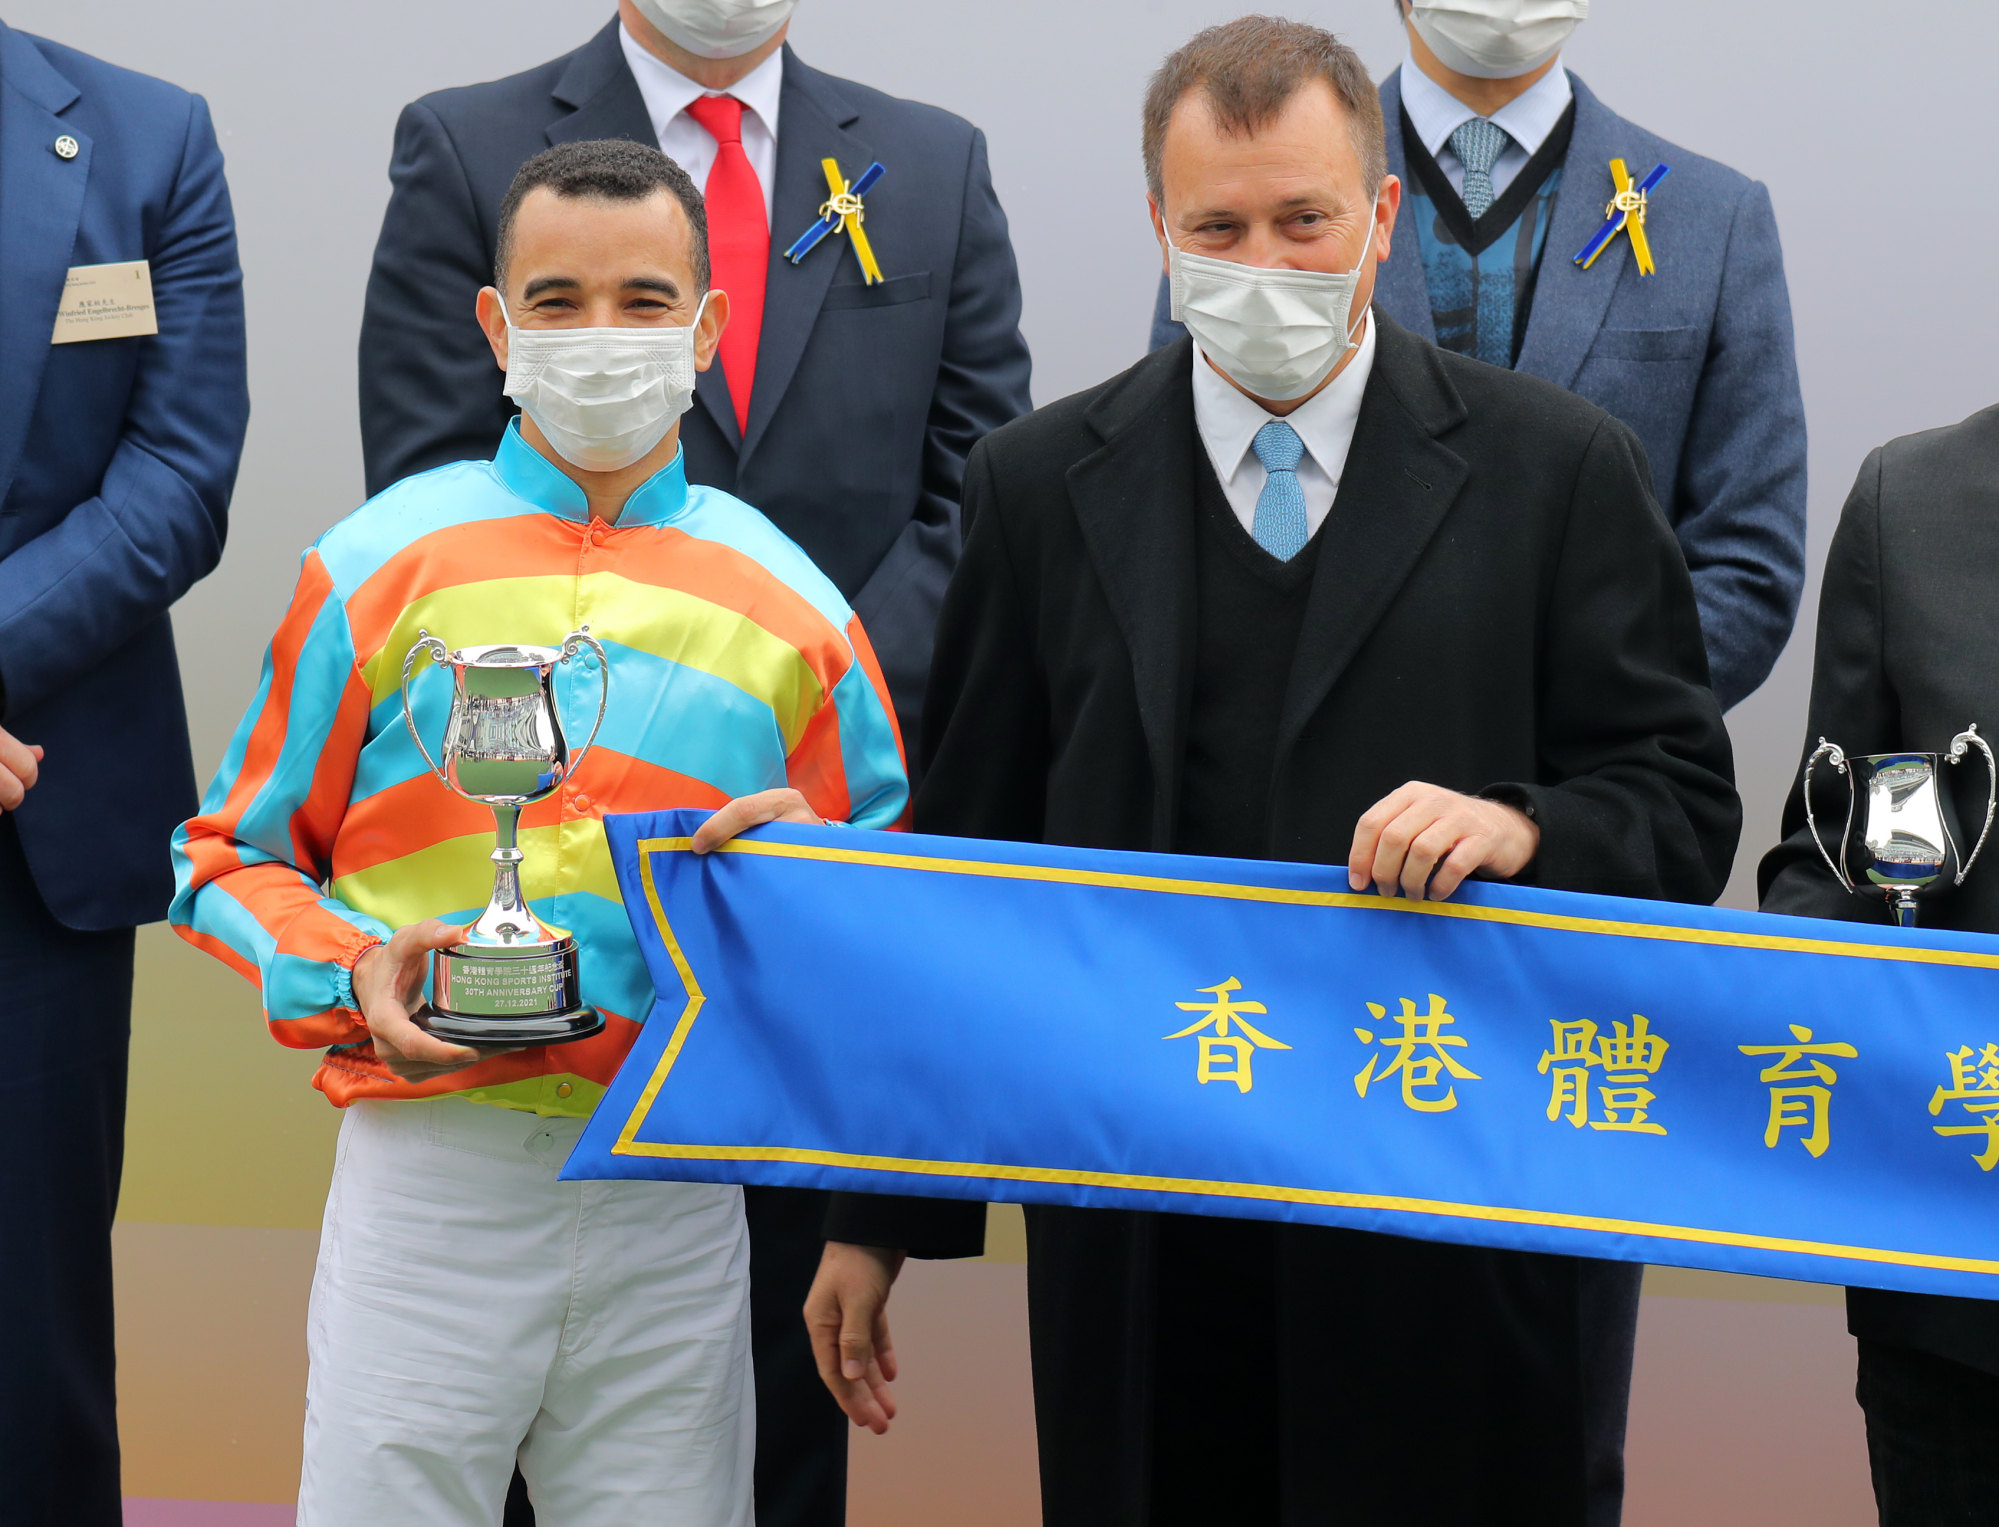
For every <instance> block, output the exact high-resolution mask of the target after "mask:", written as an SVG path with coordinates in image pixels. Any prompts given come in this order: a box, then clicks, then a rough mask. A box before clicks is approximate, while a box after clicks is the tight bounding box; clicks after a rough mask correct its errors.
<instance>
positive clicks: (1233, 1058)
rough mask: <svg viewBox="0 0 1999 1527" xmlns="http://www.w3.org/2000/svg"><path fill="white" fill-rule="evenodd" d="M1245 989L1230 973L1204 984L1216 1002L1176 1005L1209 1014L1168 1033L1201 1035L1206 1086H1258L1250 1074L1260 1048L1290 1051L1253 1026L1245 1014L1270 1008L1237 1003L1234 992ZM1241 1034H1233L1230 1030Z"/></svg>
mask: <svg viewBox="0 0 1999 1527" xmlns="http://www.w3.org/2000/svg"><path fill="white" fill-rule="evenodd" d="M1241 990H1242V982H1240V981H1238V980H1237V979H1236V978H1235V977H1234V976H1230V977H1229V978H1228V979H1227V980H1226V981H1224V982H1222V984H1221V985H1219V986H1204V987H1202V988H1201V993H1202V995H1203V996H1209V997H1213V998H1214V999H1215V1000H1214V1001H1212V1002H1176V1003H1174V1004H1173V1005H1174V1006H1175V1007H1177V1008H1179V1009H1180V1010H1181V1011H1183V1012H1188V1013H1205V1014H1206V1015H1207V1016H1206V1017H1204V1018H1202V1019H1201V1020H1200V1021H1199V1022H1198V1023H1192V1024H1189V1025H1188V1026H1187V1027H1186V1028H1184V1029H1182V1030H1180V1031H1179V1032H1178V1033H1177V1034H1168V1035H1167V1036H1166V1038H1168V1039H1185V1038H1187V1037H1188V1036H1189V1035H1193V1034H1200V1035H1201V1060H1200V1064H1199V1065H1198V1066H1197V1067H1196V1068H1195V1072H1194V1074H1195V1076H1196V1077H1197V1078H1198V1079H1199V1080H1200V1083H1201V1085H1202V1086H1204V1087H1205V1086H1206V1085H1207V1084H1208V1083H1209V1082H1234V1083H1235V1084H1236V1088H1237V1090H1238V1091H1241V1092H1247V1091H1249V1089H1250V1088H1251V1086H1253V1085H1254V1083H1253V1081H1252V1080H1251V1077H1250V1070H1249V1060H1250V1057H1251V1056H1252V1055H1254V1054H1255V1053H1256V1052H1257V1051H1258V1050H1288V1049H1290V1048H1291V1046H1289V1045H1287V1044H1280V1043H1279V1042H1278V1041H1277V1040H1275V1039H1272V1038H1271V1037H1270V1036H1269V1035H1268V1034H1264V1033H1261V1032H1259V1031H1258V1030H1256V1029H1254V1028H1252V1027H1250V1024H1249V1021H1248V1020H1247V1019H1246V1018H1244V1017H1243V1016H1242V1015H1243V1014H1244V1013H1261V1012H1266V1011H1268V1010H1267V1009H1266V1008H1265V1007H1264V1005H1263V1004H1262V1003H1261V1002H1237V1001H1236V1000H1235V999H1234V998H1233V997H1232V996H1230V993H1231V992H1238V991H1241ZM1210 1028H1211V1029H1213V1030H1214V1033H1212V1034H1201V1030H1203V1029H1210ZM1231 1028H1234V1029H1239V1030H1240V1031H1241V1032H1240V1033H1231V1032H1230V1029H1231Z"/></svg>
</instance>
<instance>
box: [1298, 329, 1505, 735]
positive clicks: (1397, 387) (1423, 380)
mask: <svg viewBox="0 0 1999 1527" xmlns="http://www.w3.org/2000/svg"><path fill="white" fill-rule="evenodd" d="M1370 322H1372V323H1375V324H1377V325H1379V331H1378V333H1377V336H1376V340H1375V354H1374V372H1373V374H1372V375H1371V376H1370V377H1369V378H1368V383H1367V391H1366V392H1365V393H1364V394H1363V395H1362V397H1361V405H1360V417H1359V419H1358V420H1357V421H1356V422H1355V425H1354V435H1353V445H1352V447H1351V448H1350V449H1349V450H1348V452H1347V462H1346V469H1345V471H1344V472H1342V474H1341V476H1340V487H1339V492H1338V494H1337V495H1336V496H1335V497H1334V500H1333V507H1332V512H1331V513H1330V514H1328V515H1327V516H1326V523H1325V525H1324V526H1323V527H1321V529H1320V531H1319V565H1318V567H1317V568H1316V569H1315V570H1314V572H1313V575H1312V591H1311V593H1310V594H1309V595H1308V596H1307V598H1306V603H1305V615H1304V621H1303V624H1302V625H1301V627H1300V628H1299V632H1298V649H1297V653H1296V655H1295V657H1294V658H1293V659H1292V667H1291V678H1290V681H1289V683H1288V684H1287V686H1286V689H1285V696H1284V712H1283V717H1282V720H1281V721H1280V723H1279V726H1278V733H1277V758H1276V759H1275V760H1274V763H1275V764H1276V765H1277V766H1279V767H1281V766H1282V763H1283V761H1284V757H1285V755H1286V753H1287V752H1288V751H1289V750H1290V748H1291V747H1292V745H1293V744H1294V743H1296V742H1297V740H1298V736H1299V734H1300V733H1301V732H1302V731H1303V730H1304V729H1305V725H1306V723H1307V722H1309V721H1310V720H1311V719H1312V714H1313V712H1315V711H1316V710H1318V708H1319V707H1320V705H1322V704H1323V703H1324V702H1325V699H1326V696H1327V695H1328V694H1330V693H1331V692H1332V688H1333V686H1334V685H1335V684H1336V683H1338V682H1339V678H1340V675H1341V674H1342V673H1344V672H1345V671H1346V669H1347V667H1348V665H1349V664H1351V663H1352V662H1353V660H1354V657H1355V655H1356V654H1357V653H1358V652H1359V651H1360V649H1361V645H1362V644H1363V643H1364V642H1365V641H1366V640H1367V637H1368V634H1369V633H1370V632H1371V631H1373V629H1374V628H1375V627H1376V626H1377V625H1379V624H1380V623H1381V619H1382V617H1383V616H1384V615H1386V614H1387V613H1388V610H1389V607H1390V604H1391V603H1392V602H1393V600H1394V599H1395V596H1396V594H1397V593H1398V592H1399V591H1400V590H1401V588H1402V585H1403V583H1404V582H1405V581H1407V579H1408V577H1409V573H1410V570H1411V569H1412V568H1414V567H1415V565H1416V561H1417V558H1419V557H1420V556H1422V554H1423V548H1424V547H1425V546H1427V545H1429V543H1430V538H1431V537H1432V536H1433V535H1435V534H1436V531H1437V527H1438V526H1439V525H1441V524H1442V523H1443V522H1444V517H1445V515H1447V514H1448V513H1449V512H1450V508H1451V505H1452V504H1453V503H1454V502H1455V501H1456V499H1457V496H1458V493H1459V491H1460V490H1461V489H1462V488H1463V487H1464V482H1465V476H1466V467H1465V463H1464V461H1463V459H1462V458H1461V457H1459V456H1458V454H1457V453H1456V452H1455V451H1452V450H1450V449H1449V448H1448V447H1446V446H1444V445H1442V444H1441V443H1439V441H1438V440H1437V438H1436V437H1437V436H1438V435H1439V434H1441V433H1443V432H1444V431H1445V430H1447V429H1450V428H1452V427H1453V426H1455V425H1457V424H1459V423H1461V422H1462V421H1463V419H1464V417H1465V407H1464V403H1463V401H1462V400H1461V399H1460V398H1459V397H1458V394H1457V389H1455V388H1454V387H1452V386H1451V384H1450V382H1449V380H1448V379H1447V378H1446V377H1445V376H1444V372H1443V368H1442V367H1441V366H1440V365H1439V364H1438V363H1437V359H1436V351H1435V349H1434V348H1432V347H1431V346H1429V345H1426V344H1424V343H1423V342H1422V341H1421V340H1419V339H1417V338H1416V337H1415V336H1414V335H1413V334H1411V333H1410V332H1409V331H1408V330H1407V329H1404V328H1402V327H1401V326H1399V325H1398V324H1396V323H1394V322H1393V321H1391V320H1389V319H1386V318H1383V317H1382V316H1381V314H1380V312H1379V311H1376V312H1375V313H1374V314H1373V315H1372V317H1371V318H1370Z"/></svg>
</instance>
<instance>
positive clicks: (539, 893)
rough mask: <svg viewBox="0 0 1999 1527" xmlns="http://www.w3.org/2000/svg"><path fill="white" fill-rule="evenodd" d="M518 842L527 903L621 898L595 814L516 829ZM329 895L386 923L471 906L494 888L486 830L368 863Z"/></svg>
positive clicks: (416, 919) (402, 922)
mask: <svg viewBox="0 0 1999 1527" xmlns="http://www.w3.org/2000/svg"><path fill="white" fill-rule="evenodd" d="M440 788H441V787H440ZM520 845H521V852H522V854H523V855H524V857H523V859H522V862H521V891H522V894H524V895H525V896H526V897H527V898H528V899H529V900H530V901H538V900H541V899H542V898H544V897H549V896H573V895H578V894H587V895H591V896H601V897H603V898H604V899H605V900H606V901H609V902H612V903H616V902H619V901H621V900H622V899H623V898H622V896H621V894H620V893H619V890H618V872H617V870H616V869H614V868H613V867H612V864H611V848H610V844H609V843H607V842H606V841H605V838H604V824H603V823H602V822H600V821H598V820H597V818H595V817H578V818H577V819H576V820H574V821H569V822H564V823H562V824H561V825H560V826H556V827H530V828H526V829H523V831H522V832H521V835H520ZM333 894H334V895H335V896H336V897H338V898H339V899H340V900H341V901H343V902H345V903H346V904H347V905H348V906H350V907H352V908H353V909H354V910H355V911H357V912H362V913H365V914H367V915H368V916H369V917H379V918H380V919H381V920H382V921H383V922H385V923H387V924H388V925H389V926H390V927H391V928H401V927H404V926H406V925H407V924H409V923H415V922H422V921H423V919H425V918H426V917H439V916H444V915H447V914H449V913H452V912H458V911H464V910H466V909H468V908H470V909H474V910H476V909H478V908H480V907H483V906H485V905H486V901H487V898H489V897H490V896H491V895H492V894H493V834H492V833H490V832H484V833H471V834H468V835H466V836H464V837H459V838H446V839H444V841H442V842H441V843H433V844H430V845H429V846H428V847H426V848H420V849H418V850H416V852H414V853H409V854H404V855H403V856H402V857H401V858H399V859H388V860H384V861H383V862H382V863H380V864H371V865H369V866H368V867H367V868H366V869H364V870H356V871H354V873H353V874H351V875H342V876H341V877H340V878H339V879H337V880H335V881H334V882H333Z"/></svg>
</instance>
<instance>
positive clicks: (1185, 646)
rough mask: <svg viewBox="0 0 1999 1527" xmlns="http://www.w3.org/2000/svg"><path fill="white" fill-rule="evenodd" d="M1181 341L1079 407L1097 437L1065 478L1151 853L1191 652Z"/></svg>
mask: <svg viewBox="0 0 1999 1527" xmlns="http://www.w3.org/2000/svg"><path fill="white" fill-rule="evenodd" d="M1193 355H1194V345H1193V341H1192V340H1189V339H1180V340H1178V341H1176V342H1175V343H1173V344H1171V345H1168V346H1167V347H1166V348H1165V349H1163V350H1160V351H1158V352H1156V353H1155V354H1153V355H1151V356H1148V357H1147V358H1146V359H1145V360H1144V361H1141V362H1140V363H1139V364H1138V365H1137V366H1135V367H1133V368H1132V369H1131V371H1129V372H1128V373H1126V375H1125V377H1124V379H1123V381H1122V383H1121V384H1120V385H1119V386H1117V387H1114V388H1112V389H1111V390H1110V391H1108V392H1106V393H1105V394H1104V395H1103V396H1102V397H1100V398H1098V399H1097V401H1096V402H1095V403H1093V404H1092V405H1091V406H1090V409H1089V411H1088V413H1087V414H1085V416H1084V418H1085V421H1086V422H1087V423H1088V424H1089V426H1090V428H1091V429H1092V430H1093V431H1095V432H1096V434H1097V435H1098V437H1099V438H1100V439H1102V441H1103V444H1102V446H1100V447H1099V448H1098V449H1097V450H1095V451H1093V452H1091V453H1090V454H1089V455H1087V456H1085V457H1083V458H1082V459H1081V460H1080V461H1078V462H1076V463H1075V465H1073V466H1072V467H1070V468H1069V470H1068V473H1067V482H1068V487H1069V499H1070V503H1071V504H1072V505H1073V507H1074V509H1075V512H1076V519H1077V521H1078V522H1079V523H1080V524H1081V526H1082V531H1083V541H1084V544H1085V545H1087V546H1088V547H1089V551H1090V562H1091V564H1092V566H1093V567H1094V568H1095V570H1096V574H1097V579H1098V581H1099V583H1100V584H1101V585H1102V587H1103V591H1104V597H1105V599H1106V600H1107V601H1108V602H1109V604H1110V607H1111V613H1112V614H1113V615H1114V616H1115V617H1116V620H1117V625H1118V630H1119V632H1120V633H1121V634H1122V635H1123V637H1124V640H1125V645H1126V646H1127V647H1129V648H1130V649H1131V668H1132V680H1133V682H1134V684H1135V685H1136V688H1137V694H1138V717H1139V723H1140V725H1141V726H1142V727H1143V729H1144V732H1145V747H1146V754H1147V756H1148V757H1149V758H1150V759H1151V762H1152V777H1153V782H1154V792H1153V815H1152V847H1154V848H1155V849H1161V850H1163V849H1166V848H1168V847H1170V846H1171V842H1172V830H1173V817H1174V811H1175V809H1176V803H1177V801H1178V797H1179V791H1178V782H1179V775H1180V745H1181V737H1182V735H1183V732H1184V729H1185V721H1186V716H1185V711H1186V703H1187V695H1188V675H1189V673H1190V672H1191V667H1190V661H1189V660H1190V658H1191V655H1192V650H1193V642H1194V619H1195V608H1194V604H1195V591H1194V467H1195V465H1196V461H1195V453H1196V452H1197V451H1198V450H1199V449H1200V442H1199V440H1198V438H1197V436H1196V434H1195V429H1194V398H1193Z"/></svg>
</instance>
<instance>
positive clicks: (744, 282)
mask: <svg viewBox="0 0 1999 1527" xmlns="http://www.w3.org/2000/svg"><path fill="white" fill-rule="evenodd" d="M687 114H688V115H689V116H690V117H692V118H693V119H694V120H695V121H696V122H698V123H700V124H701V126H702V127H704V128H706V129H707V130H708V134H709V136H710V137H712V138H713V139H714V140H715V164H714V167H713V168H712V169H710V170H709V171H708V186H707V189H706V191H705V192H704V193H703V194H704V195H705V196H706V198H707V201H708V262H709V264H710V265H711V266H713V267H714V284H715V285H716V286H719V287H721V288H722V290H723V291H725V292H727V293H728V294H729V327H728V328H726V329H724V330H723V331H722V374H723V375H724V376H726V377H727V378H728V379H729V399H730V401H731V402H733V403H734V404H735V405H736V428H737V429H739V430H741V431H743V432H744V433H745V434H747V433H748V432H749V427H750V388H751V387H752V386H753V385H754V384H755V382H756V375H757V336H758V335H760V334H761V333H762V332H763V326H764V279H765V276H766V274H767V272H768V270H769V267H770V219H769V218H767V217H766V216H765V215H764V190H763V185H762V184H761V183H760V182H759V181H758V180H757V172H756V171H755V170H754V169H752V168H751V167H750V156H749V155H748V154H745V153H744V152H743V103H742V102H741V101H739V100H737V99H736V98H735V97H734V96H732V95H704V96H701V97H699V98H698V99H696V100H693V101H690V102H689V103H688V105H687Z"/></svg>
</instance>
